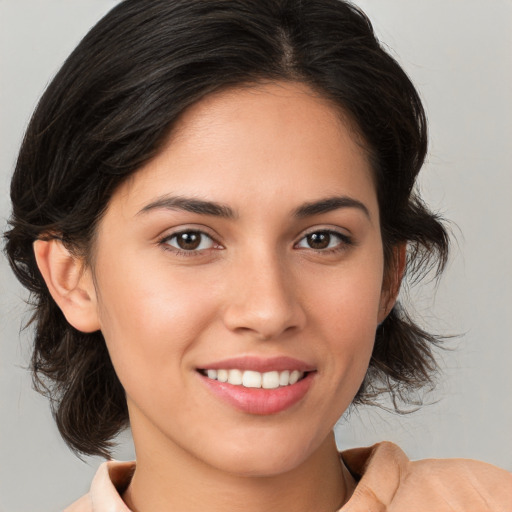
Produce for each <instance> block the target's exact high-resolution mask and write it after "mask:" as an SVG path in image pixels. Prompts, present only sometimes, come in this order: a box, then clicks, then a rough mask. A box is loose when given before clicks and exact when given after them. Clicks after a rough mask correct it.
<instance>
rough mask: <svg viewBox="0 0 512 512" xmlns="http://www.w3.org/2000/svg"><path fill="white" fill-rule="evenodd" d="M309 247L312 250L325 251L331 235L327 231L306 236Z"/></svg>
mask: <svg viewBox="0 0 512 512" xmlns="http://www.w3.org/2000/svg"><path fill="white" fill-rule="evenodd" d="M306 240H307V242H308V245H309V247H311V248H312V249H325V248H326V247H329V244H330V242H331V234H330V233H328V232H327V231H320V232H318V233H311V234H309V235H307V236H306Z"/></svg>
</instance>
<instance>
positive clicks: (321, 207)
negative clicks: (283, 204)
mask: <svg viewBox="0 0 512 512" xmlns="http://www.w3.org/2000/svg"><path fill="white" fill-rule="evenodd" d="M340 208H357V209H358V210H361V211H362V212H363V213H364V214H365V215H366V216H367V217H368V218H369V219H371V217H370V212H369V210H368V208H367V207H366V206H365V205H364V204H363V203H362V202H361V201H358V200H357V199H354V198H352V197H348V196H335V197H328V198H326V199H320V200H319V201H314V202H312V203H305V204H303V205H301V206H299V207H298V208H297V209H296V210H295V217H298V218H301V219H302V218H304V217H312V216H313V215H320V214H321V213H328V212H331V211H333V210H338V209H340Z"/></svg>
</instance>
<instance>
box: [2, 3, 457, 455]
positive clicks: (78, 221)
mask: <svg viewBox="0 0 512 512" xmlns="http://www.w3.org/2000/svg"><path fill="white" fill-rule="evenodd" d="M278 80H281V81H282V80H288V81H298V82H302V83H305V84H308V85H309V86H310V87H311V88H313V89H314V90H315V91H317V92H318V93H319V94H321V95H322V96H324V97H326V98H328V99H330V100H331V101H332V102H334V104H335V105H337V106H339V108H340V109H341V110H342V111H343V112H344V114H345V115H346V116H348V117H349V118H350V119H351V120H352V121H353V123H354V124H355V126H356V127H357V130H358V132H359V134H360V136H361V138H362V140H363V143H364V146H365V148H366V149H367V150H368V153H369V154H370V157H371V161H372V165H373V170H374V173H375V179H376V184H377V195H378V200H379V207H380V215H381V230H382V239H383V244H384V252H385V258H386V261H387V264H388V267H389V266H390V265H391V261H392V257H391V255H392V252H393V250H394V248H396V247H397V245H399V244H401V243H407V244H408V272H409V273H411V272H412V273H413V274H414V273H416V275H417V276H418V275H420V274H421V272H422V271H424V270H429V269H431V268H434V269H437V272H438V273H439V272H441V270H442V268H443V266H444V263H445V261H446V257H447V252H448V237H447V234H446V231H445V229H444V228H443V226H442V224H441V223H440V221H439V219H438V218H437V217H436V216H435V215H433V214H432V213H431V212H429V211H428V209H427V208H426V207H425V205H424V204H423V203H422V202H421V200H420V199H419V197H418V196H417V194H416V193H415V191H414V189H413V186H414V183H415V179H416V176H417V174H418V172H419V170H420V168H421V166H422V164H423V160H424V158H425V154H426V150H427V134H426V120H425V114H424V110H423V107H422V104H421V101H420V99H419V97H418V94H417V92H416V90H415V88H414V87H413V85H412V84H411V82H410V80H409V79H408V77H407V76H406V74H405V73H404V71H403V70H402V69H401V68H400V66H399V65H398V64H397V63H396V62H395V60H394V59H393V58H392V57H391V56H390V55H388V54H387V53H386V52H385V51H384V50H383V49H382V47H381V46H380V44H379V42H378V41H377V40H376V38H375V35H374V33H373V30H372V26H371V24H370V22H369V20H368V19H367V18H366V16H365V15H364V14H363V13H362V12H361V11H360V10H359V9H358V8H356V7H354V6H353V5H351V4H349V3H346V2H343V1H339V0H144V1H142V0H125V1H123V2H121V3H120V4H119V5H118V6H117V7H115V8H114V9H113V10H112V11H111V12H110V13H108V14H107V15H106V16H105V17H104V18H103V19H102V20H101V21H100V22H99V23H98V24H97V25H96V26H95V27H94V28H93V29H92V30H91V31H90V32H89V33H88V34H87V36H86V37H85V38H84V39H83V40H82V42H81V43H80V44H79V46H78V47H77V48H76V49H75V51H74V52H73V53H72V54H71V55H70V57H69V58H68V59H67V60H66V62H65V63H64V65H63V67H62V68H61V70H60V71H59V73H58V74H57V75H56V76H55V78H54V80H53V81H52V83H51V84H50V85H49V87H48V88H47V90H46V92H45V93H44V95H43V97H42V99H41V101H40V102H39V105H38V106H37V109H36V111H35V113H34V115H33V117H32V120H31V122H30V125H29V126H28V129H27V132H26V135H25V138H24V141H23V144H22V147H21V150H20V153H19V157H18V161H17V165H16V170H15V173H14V176H13V179H12V184H11V199H12V205H13V206H12V207H13V211H12V217H11V220H10V225H11V229H10V230H9V231H8V232H7V233H6V234H5V238H6V252H7V255H8V258H9V260H10V263H11V266H12V268H13V270H14V272H15V273H16V275H17V277H18V279H19V280H20V281H21V283H22V284H23V285H24V286H25V287H27V288H28V289H29V290H30V292H31V294H32V303H33V306H34V315H33V322H34V325H35V342H34V351H33V357H32V369H33V372H34V373H33V374H34V382H35V384H36V387H37V388H38V389H39V390H40V391H42V392H43V393H45V394H46V395H47V396H48V397H49V398H50V399H51V403H52V409H53V412H54V416H55V418H56V421H57V425H58V427H59V430H60V432H61V434H62V436H63V437H64V439H65V440H66V442H67V443H68V444H69V446H70V447H71V448H72V449H73V450H75V451H77V452H81V453H85V454H99V455H103V456H106V457H108V455H109V449H110V448H111V446H112V440H113V438H114V437H115V435H116V434H117V433H118V432H119V431H120V430H121V429H123V428H124V427H125V426H126V425H127V422H128V414H127V408H126V400H125V396H124V390H123V388H122V386H121V384H120V382H119V380H118V379H117V376H116V374H115V372H114V369H113V367H112V364H111V361H110V358H109V355H108V352H107V349H106V346H105V343H104V340H103V336H102V334H101V332H95V333H89V334H88V333H83V332H79V331H77V330H75V329H74V328H73V327H72V326H70V325H69V324H68V323H67V322H66V320H65V318H64V316H63V314H62V313H61V311H60V310H59V308H58V307H57V305H56V303H55V302H54V301H53V299H52V297H51V296H50V294H49V292H48V289H47V287H46V285H45V282H44V280H43V278H42V276H41V274H40V272H39V270H38V268H37V265H36V262H35V258H34V252H33V248H32V244H33V242H34V240H36V239H38V238H42V237H51V236H58V237H59V238H61V239H62V240H63V242H64V243H65V244H66V246H67V247H69V248H71V249H72V250H75V251H79V252H80V254H85V255H87V250H88V248H89V247H90V245H91V240H92V237H93V235H94V232H95V228H96V226H97V224H98V222H99V220H100V219H101V217H102V214H103V213H104V211H105V209H106V207H107V205H108V202H109V199H110V197H111V195H112V193H113V191H114V190H115V189H116V188H117V187H118V186H119V185H120V183H122V181H123V180H125V179H126V178H127V176H129V175H130V174H132V173H134V172H136V171H137V169H139V168H140V167H141V166H142V165H143V164H144V163H146V162H148V161H149V160H150V159H151V158H152V157H154V156H155V155H156V154H157V153H158V152H159V150H160V148H161V147H162V145H163V144H164V142H165V141H166V139H167V138H168V136H169V133H170V131H171V130H172V128H173V125H174V124H175V122H176V120H177V119H178V117H179V116H180V114H182V113H183V112H184V110H185V109H187V107H189V106H190V105H192V104H193V103H194V102H196V101H198V100H199V99H200V98H202V97H204V96H205V95H207V94H210V93H212V92H213V91H218V90H221V89H226V88H229V87H235V86H239V85H243V84H253V83H258V82H261V81H278ZM435 343H436V338H435V337H433V336H431V335H429V334H428V333H426V332H425V331H423V330H422V329H420V328H419V327H418V326H417V325H416V324H415V323H414V322H413V321H412V320H411V319H410V318H409V316H408V315H407V314H406V312H405V311H404V310H402V309H401V307H400V305H396V306H395V308H394V309H393V310H392V311H391V313H390V314H389V316H388V317H387V318H386V320H385V321H384V322H383V324H382V325H381V326H379V328H378V330H377V333H376V340H375V348H374V351H373V357H372V359H371V362H370V367H369V369H368V373H367V376H366V378H365V382H364V384H363V386H362V387H361V389H360V391H359V393H358V394H357V396H356V397H355V403H362V402H369V401H372V400H373V399H374V398H375V397H376V396H377V395H378V394H379V393H380V392H381V391H389V392H390V393H391V394H392V396H393V397H394V398H402V399H404V400H405V401H407V396H408V392H409V391H412V390H415V389H417V388H419V387H422V386H423V385H425V384H429V383H430V382H431V378H432V374H433V373H434V372H435V370H436V364H435V361H434V358H433V353H432V346H433V344H435Z"/></svg>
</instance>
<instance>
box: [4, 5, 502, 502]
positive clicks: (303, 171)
mask: <svg viewBox="0 0 512 512" xmlns="http://www.w3.org/2000/svg"><path fill="white" fill-rule="evenodd" d="M425 151H426V133H425V117H424V113H423V109H422V106H421V103H420V101H419V98H418V96H417V94H416V91H415V90H414V88H413V86H412V85H411V83H410V82H409V80H408V78H407V77H406V76H405V74H404V73H403V71H402V70H401V69H400V68H399V66H398V65H397V64H396V63H395V62H394V61H393V59H391V58H390V57H389V56H388V55H387V54H386V53H385V52H383V50H382V49H381V48H380V47H379V45H378V43H377V42H376V40H375V38H374V36H373V33H372V31H371V27H370V25H369V22H368V21H367V19H366V18H365V17H364V15H362V14H361V13H360V12H359V11H357V10H356V9H354V8H353V7H351V6H349V5H346V4H343V3H340V2H337V1H329V0H324V1H318V2H306V3H300V4H297V2H276V1H265V2H262V1H258V2H253V1H252V2H248V1H230V2H226V1H222V2H221V1H219V2H217V1H209V2H204V1H202V2H199V1H197V2H196V1H194V2H190V1H188V2H168V1H164V0H159V1H156V0H154V1H150V2H139V1H130V0H129V1H126V2H123V3H122V4H120V6H119V7H117V8H116V9H114V10H113V11H112V12H111V13H110V14H109V15H107V16H106V17H105V18H104V20H102V22H100V23H99V24H98V25H97V27H95V29H93V30H92V31H91V32H90V33H89V35H88V36H87V37H86V38H85V39H84V41H83V42H82V43H81V44H80V45H79V47H78V48H77V50H75V52H74V53H73V54H72V55H71V56H70V58H69V59H68V61H67V62H66V64H65V65H64V67H63V68H62V70H61V71H60V73H59V74H58V75H57V76H56V78H55V80H54V81H53V82H52V84H51V85H50V87H49V88H48V90H47V92H46V93H45V95H44V97H43V99H42V101H41V103H40V105H39V107H38V109H37V111H36V113H35V115H34V117H33V119H32V121H31V125H30V126H29V128H28V130H27V136H26V139H25V142H24V145H23V147H22V149H21V152H20V157H19V160H18V164H17V169H16V173H15V176H14V178H13V183H12V200H13V216H12V229H11V231H10V232H8V233H7V252H8V255H9V257H10V260H11V262H12V265H13V268H14V270H15V272H16V273H17V275H18V277H19V278H20V280H21V281H22V282H23V283H24V284H25V285H26V286H27V287H28V288H29V289H30V290H31V291H32V292H33V294H34V297H35V300H36V301H37V310H36V316H35V321H36V323H37V324H36V325H37V331H36V345H35V351H34V357H33V366H34V370H35V372H36V375H37V378H38V379H39V384H40V385H41V387H42V388H43V389H45V390H46V391H47V393H48V394H49V395H50V397H51V398H52V400H53V405H54V408H55V413H56V419H57V424H58V426H59V429H60V431H61V434H62V435H63V437H64V438H65V440H66V441H67V442H68V443H69V445H70V446H71V447H72V448H73V449H75V450H76V451H78V452H81V453H86V454H99V455H103V456H107V457H108V454H109V448H110V446H111V442H112V439H113V437H114V436H115V435H116V434H117V433H118V432H119V431H120V430H122V429H123V428H124V427H126V426H127V424H128V419H129V423H130V427H131V429H132V432H133V437H134V444H135V448H136V452H137V466H136V468H135V466H133V465H131V464H130V465H115V464H111V465H110V466H106V467H104V468H103V469H102V470H100V472H99V473H98V476H97V478H96V480H95V483H94V484H93V488H92V489H91V494H90V495H89V496H86V497H85V498H84V499H83V500H81V501H80V502H79V504H77V505H75V507H74V508H72V509H71V510H75V509H77V510H78V509H80V510H81V509H84V510H91V509H93V510H107V509H109V507H110V506H112V507H114V506H115V507H117V508H118V509H121V508H123V507H124V508H123V509H126V507H129V508H130V509H131V510H134V511H137V510H165V509H178V510H195V509H199V508H201V509H204V508H208V509H211V510H217V509H221V508H222V509H223V510H231V509H233V510H236V509H237V508H240V506H241V504H242V503H243V505H242V506H243V507H244V509H246V508H253V509H254V510H262V509H263V508H264V507H265V508H268V507H269V506H270V507H273V508H274V509H277V510H281V509H296V510H311V509H314V510H336V509H339V508H340V507H342V509H343V510H367V509H370V508H371V507H378V506H388V505H389V506H392V507H395V509H396V510H399V509H400V510H411V508H412V509H414V510H420V506H423V503H424V502H425V497H426V496H428V506H429V507H430V508H429V509H431V508H432V507H434V509H436V510H442V507H443V506H444V505H443V503H445V501H446V500H447V499H448V501H455V502H456V503H457V504H458V506H465V507H466V508H467V506H472V507H473V508H475V507H480V508H482V507H481V506H480V505H481V504H482V505H483V504H485V505H486V506H487V507H488V509H490V510H502V509H503V510H505V509H506V508H507V507H508V508H510V500H511V498H510V492H511V490H510V487H511V486H510V476H509V475H508V474H506V473H505V472H502V471H500V470H498V469H496V468H492V467H490V466H486V465H480V464H478V463H463V462H459V463H457V462H450V463H441V464H438V463H419V464H416V465H411V464H410V463H408V462H407V460H406V458H405V456H404V455H403V453H402V452H400V450H399V449H398V448H396V447H394V446H389V445H381V446H380V447H377V448H375V449H374V450H370V451H368V450H363V451H356V452H348V453H344V454H343V455H342V457H341V458H340V457H339V456H338V454H337V451H336V446H335V444H334V438H333V434H332V428H333V425H334V423H335V422H336V420H337V419H338V418H339V416H340V415H341V414H342V413H343V411H344V410H345V409H346V408H347V407H348V406H349V405H350V403H352V402H355V403H357V402H368V401H370V400H372V399H373V398H374V397H375V396H376V395H377V394H378V393H379V392H380V391H382V390H386V391H390V392H391V393H392V394H393V395H394V396H396V397H402V398H407V393H408V392H409V391H412V390H414V389H416V388H418V387H421V386H422V385H425V384H428V383H429V382H430V376H431V373H432V372H433V371H434V370H435V363H434V361H433V358H432V352H431V348H432V344H434V343H435V338H433V337H432V336H430V335H429V334H427V333H425V332H424V331H422V330H421V329H420V328H419V327H417V326H416V325H415V324H414V323H413V322H412V321H411V320H410V319H409V318H408V317H407V315H406V313H405V312H404V311H403V310H401V309H400V307H399V306H398V304H397V303H396V298H397V294H398V291H399V288H400V282H401V279H402V276H403V273H404V271H405V269H406V266H407V267H408V268H407V271H408V272H413V273H414V272H417V273H419V274H421V272H422V271H424V270H426V269H428V268H430V267H429V265H432V264H433V265H435V264H437V265H438V269H439V270H442V267H443V264H444V262H445V259H446V254H447V237H446V233H445V230H444V228H443V226H442V224H441V223H440V222H439V220H438V219H437V218H436V217H435V216H434V215H432V214H431V213H430V212H429V211H428V209H427V208H426V207H425V206H424V205H423V203H422V202H421V200H420V199H419V198H418V197H417V195H416V194H415V193H414V192H413V191H412V190H413V185H414V182H415V179H416V176H417V173H418V172H419V169H420V167H421V165H422V162H423V159H424V156H425ZM407 249H409V251H408V255H409V257H408V260H409V261H408V262H406V259H407V258H406V251H407ZM107 397H108V398H107ZM212 425H213V426H214V428H213V429H212ZM107 470H110V476H108V475H107ZM454 472H456V473H457V476H456V477H453V476H451V475H452V473H454ZM383 475H385V476H386V478H383ZM448 475H450V476H449V478H448V479H447V477H448ZM439 478H441V479H442V481H443V483H445V484H446V490H442V491H439V489H438V479H439ZM475 479H477V480H478V483H477V484H475V483H474V480H475ZM359 480H360V481H359ZM358 481H359V482H358ZM111 482H114V483H115V484H116V486H117V489H114V488H113V487H112V484H111ZM212 489H214V491H212ZM121 500H123V501H124V503H125V504H123V501H121ZM91 507H93V508H91Z"/></svg>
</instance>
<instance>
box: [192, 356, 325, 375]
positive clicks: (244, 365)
mask: <svg viewBox="0 0 512 512" xmlns="http://www.w3.org/2000/svg"><path fill="white" fill-rule="evenodd" d="M198 369H200V370H234V369H237V370H252V371H255V372H260V373H265V372H272V371H278V372H282V371H285V370H290V371H292V370H299V371H301V372H312V371H314V370H315V367H314V366H312V365H311V364H308V363H306V362H305V361H301V360H300V359H295V358H293V357H288V356H278V357H257V356H241V357H232V358H229V359H223V360H222V361H215V362H213V363H208V364H205V365H203V366H200V367H199V368H198Z"/></svg>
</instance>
